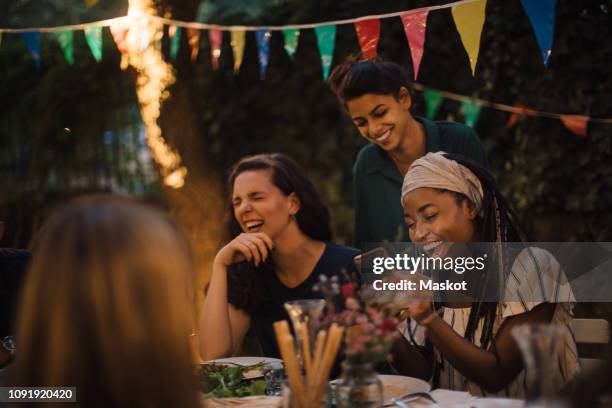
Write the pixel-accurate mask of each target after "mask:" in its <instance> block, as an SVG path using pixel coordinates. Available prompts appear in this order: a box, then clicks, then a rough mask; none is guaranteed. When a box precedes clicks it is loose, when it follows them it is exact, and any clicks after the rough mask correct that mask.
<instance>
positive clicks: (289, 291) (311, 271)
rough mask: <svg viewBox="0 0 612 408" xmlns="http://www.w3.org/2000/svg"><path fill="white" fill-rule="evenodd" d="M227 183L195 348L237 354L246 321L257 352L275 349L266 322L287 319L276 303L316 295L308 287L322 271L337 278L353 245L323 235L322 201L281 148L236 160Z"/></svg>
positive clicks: (349, 263)
mask: <svg viewBox="0 0 612 408" xmlns="http://www.w3.org/2000/svg"><path fill="white" fill-rule="evenodd" d="M228 187H229V188H228V190H229V191H230V203H229V209H228V213H229V214H228V216H229V223H228V232H229V234H230V237H231V240H230V241H229V242H228V243H227V244H226V245H225V246H224V247H223V248H221V250H220V251H219V252H218V253H217V255H216V256H215V259H214V262H213V271H212V276H211V280H210V285H209V288H208V292H207V295H206V301H205V303H204V307H203V309H202V312H201V315H200V333H201V334H202V335H201V336H200V339H202V341H201V342H200V352H201V356H202V358H203V359H204V360H210V359H215V358H220V357H227V356H231V355H234V354H236V353H237V352H238V351H239V350H240V346H241V344H242V340H243V338H244V336H245V334H246V332H247V330H248V329H249V328H250V327H252V328H253V329H254V332H255V334H256V336H257V338H258V340H259V343H260V345H261V347H262V351H263V354H264V355H265V356H268V357H278V356H279V352H278V349H277V346H276V339H275V336H274V330H273V326H272V324H273V323H274V322H275V321H277V320H283V319H288V316H287V313H286V312H285V310H284V307H283V303H284V302H287V301H290V300H297V299H313V298H319V297H320V295H319V294H318V293H316V292H314V291H313V289H312V288H313V285H314V284H315V283H317V282H318V281H319V276H320V275H322V274H323V275H327V276H328V277H333V276H338V279H339V282H342V279H343V278H344V277H343V274H342V270H343V269H344V270H349V269H351V268H352V267H353V257H354V256H355V255H357V251H356V250H355V249H352V248H348V247H343V246H340V245H336V244H333V243H331V242H330V239H331V231H330V228H329V214H328V211H327V208H326V207H325V205H324V204H323V202H322V201H321V199H320V197H319V195H318V194H317V191H316V190H315V188H314V186H313V185H312V183H311V182H310V180H308V178H307V177H306V176H305V175H304V171H303V170H302V169H301V168H300V167H299V166H298V165H297V164H296V163H295V162H293V161H292V160H291V159H289V158H288V157H286V156H284V155H282V154H260V155H256V156H251V157H246V158H244V159H242V160H240V161H239V162H238V163H237V164H236V165H234V167H233V168H232V170H231V173H230V176H229V180H228ZM213 333H214V335H211V334H213Z"/></svg>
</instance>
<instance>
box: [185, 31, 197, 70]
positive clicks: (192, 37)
mask: <svg viewBox="0 0 612 408" xmlns="http://www.w3.org/2000/svg"><path fill="white" fill-rule="evenodd" d="M186 34H187V42H188V43H189V49H190V50H191V62H195V61H196V60H197V59H198V52H199V51H200V30H198V29H197V28H191V27H187V30H186Z"/></svg>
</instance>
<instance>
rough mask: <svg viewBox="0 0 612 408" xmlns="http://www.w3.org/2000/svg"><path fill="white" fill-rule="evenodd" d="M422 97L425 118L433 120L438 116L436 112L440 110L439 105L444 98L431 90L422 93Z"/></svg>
mask: <svg viewBox="0 0 612 408" xmlns="http://www.w3.org/2000/svg"><path fill="white" fill-rule="evenodd" d="M423 96H424V97H425V106H426V111H427V117H428V118H429V119H434V118H435V117H436V115H437V114H438V110H439V109H440V105H442V101H443V100H444V97H443V96H442V94H441V93H440V92H438V91H434V90H433V89H426V90H425V91H424V92H423Z"/></svg>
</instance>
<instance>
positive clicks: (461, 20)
mask: <svg viewBox="0 0 612 408" xmlns="http://www.w3.org/2000/svg"><path fill="white" fill-rule="evenodd" d="M486 6H487V0H477V1H474V2H472V3H465V4H459V5H457V6H453V8H452V14H453V19H454V20H455V25H456V26H457V31H459V36H460V37H461V42H462V43H463V47H464V48H465V51H466V52H467V54H468V57H469V59H470V66H471V67H472V75H474V73H475V72H476V62H477V61H478V51H479V50H480V35H481V34H482V26H483V25H484V20H485V8H486Z"/></svg>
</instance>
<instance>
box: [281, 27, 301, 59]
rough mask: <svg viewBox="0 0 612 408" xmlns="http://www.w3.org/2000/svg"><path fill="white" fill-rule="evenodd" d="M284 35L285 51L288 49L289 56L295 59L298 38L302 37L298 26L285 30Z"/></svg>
mask: <svg viewBox="0 0 612 408" xmlns="http://www.w3.org/2000/svg"><path fill="white" fill-rule="evenodd" d="M283 37H284V38H285V51H287V55H289V58H291V59H293V56H294V55H295V51H296V50H297V46H298V39H299V38H300V30H298V29H297V28H288V29H286V30H283Z"/></svg>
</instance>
